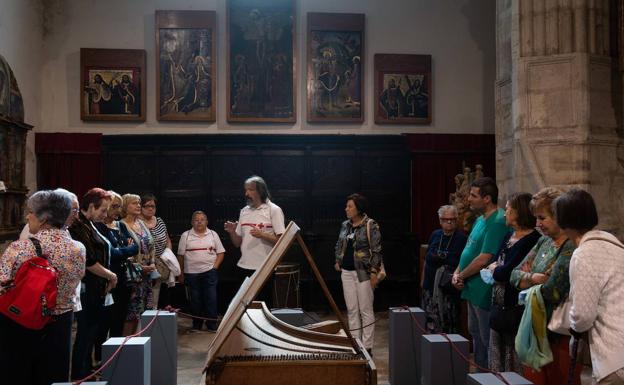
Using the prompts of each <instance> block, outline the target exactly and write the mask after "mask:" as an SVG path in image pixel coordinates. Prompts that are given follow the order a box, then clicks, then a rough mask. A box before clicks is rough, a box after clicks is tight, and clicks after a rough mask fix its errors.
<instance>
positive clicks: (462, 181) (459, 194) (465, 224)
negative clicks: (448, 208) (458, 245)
mask: <svg viewBox="0 0 624 385" xmlns="http://www.w3.org/2000/svg"><path fill="white" fill-rule="evenodd" d="M483 176H484V174H483V165H480V164H477V165H475V171H472V169H471V168H470V167H464V169H463V173H462V174H457V175H455V192H453V193H451V194H449V204H452V205H454V206H455V207H457V212H458V214H459V216H458V219H457V223H458V226H459V228H460V229H462V230H463V231H465V232H466V234H468V233H470V230H471V229H472V225H473V224H474V222H475V220H476V219H477V217H476V215H475V214H474V213H473V212H472V210H470V204H468V196H469V195H470V184H472V181H474V180H475V179H478V178H481V177H483Z"/></svg>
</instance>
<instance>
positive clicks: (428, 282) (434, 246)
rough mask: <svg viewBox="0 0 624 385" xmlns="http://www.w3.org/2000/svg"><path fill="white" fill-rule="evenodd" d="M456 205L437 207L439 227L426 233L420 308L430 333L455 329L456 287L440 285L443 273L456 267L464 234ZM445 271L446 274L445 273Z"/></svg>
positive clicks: (457, 324)
mask: <svg viewBox="0 0 624 385" xmlns="http://www.w3.org/2000/svg"><path fill="white" fill-rule="evenodd" d="M457 216H458V213H457V208H456V207H455V206H452V205H446V206H442V207H440V208H439V209H438V219H439V220H440V229H438V230H435V231H434V232H433V233H431V237H429V245H428V247H427V254H426V255H425V268H424V276H423V283H422V288H423V297H422V304H423V309H424V310H425V312H426V316H427V329H428V331H429V332H430V333H432V334H433V333H440V332H444V333H457V332H458V327H459V300H460V298H459V291H457V290H455V288H453V287H452V285H451V284H450V282H448V285H447V286H448V287H444V285H443V281H444V278H446V277H444V274H445V273H447V272H448V273H450V274H452V273H453V271H455V269H456V268H457V265H458V264H459V256H460V255H461V252H462V250H463V249H464V246H466V240H467V238H466V235H465V234H464V233H463V232H461V231H460V230H457ZM448 273H447V274H448Z"/></svg>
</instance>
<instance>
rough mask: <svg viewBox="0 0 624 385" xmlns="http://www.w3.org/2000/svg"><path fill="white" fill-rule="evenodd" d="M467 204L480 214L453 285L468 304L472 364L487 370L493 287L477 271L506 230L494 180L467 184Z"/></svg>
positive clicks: (485, 262)
mask: <svg viewBox="0 0 624 385" xmlns="http://www.w3.org/2000/svg"><path fill="white" fill-rule="evenodd" d="M468 203H469V204H470V209H471V210H473V211H474V212H475V213H477V214H481V215H480V216H479V217H478V218H477V220H476V221H475V223H474V225H473V227H472V231H471V232H470V236H469V237H468V242H467V243H466V247H465V248H464V251H463V252H462V255H461V257H460V259H459V266H457V269H456V270H455V274H453V281H452V282H453V285H454V286H455V287H456V288H457V289H458V290H461V291H462V294H461V296H462V298H463V299H465V300H466V301H468V331H469V332H470V334H471V335H472V341H473V345H474V349H473V350H474V355H475V361H476V363H477V365H479V366H480V367H483V368H488V346H489V341H490V303H491V301H492V286H491V285H489V284H486V283H485V282H483V280H482V279H481V276H480V274H479V271H480V270H481V269H482V268H484V267H485V266H487V265H488V264H489V263H490V261H491V260H492V257H494V256H495V255H496V253H497V252H498V248H499V247H500V243H501V241H502V240H503V238H504V237H505V235H506V234H507V232H508V231H509V228H508V227H507V226H506V224H505V211H504V210H503V209H500V208H498V206H497V203H498V187H497V186H496V182H495V181H494V179H492V178H488V177H484V178H479V179H475V180H474V181H473V182H472V184H471V185H470V195H469V196H468Z"/></svg>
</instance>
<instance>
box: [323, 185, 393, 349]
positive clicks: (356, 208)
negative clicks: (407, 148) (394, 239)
mask: <svg viewBox="0 0 624 385" xmlns="http://www.w3.org/2000/svg"><path fill="white" fill-rule="evenodd" d="M367 208H368V201H367V200H366V198H365V197H364V196H363V195H361V194H351V195H349V196H348V197H347V204H346V207H345V213H346V216H347V220H346V221H344V222H343V223H342V226H341V227H340V233H339V235H338V242H336V263H335V265H334V268H335V269H336V270H337V271H339V272H340V274H341V280H342V289H343V292H344V298H345V303H346V305H347V315H348V320H349V329H351V330H352V331H353V332H354V333H353V336H354V337H355V338H361V340H362V343H363V344H364V347H365V348H366V350H368V352H369V353H371V352H372V349H373V339H374V334H375V325H374V323H375V313H374V311H373V301H374V298H375V297H374V294H373V290H374V289H375V287H376V286H377V283H378V282H379V278H378V273H379V272H380V271H381V268H382V258H381V232H380V231H379V225H378V224H377V223H376V222H375V221H374V220H372V219H371V218H369V217H368V216H367V215H366V209H367Z"/></svg>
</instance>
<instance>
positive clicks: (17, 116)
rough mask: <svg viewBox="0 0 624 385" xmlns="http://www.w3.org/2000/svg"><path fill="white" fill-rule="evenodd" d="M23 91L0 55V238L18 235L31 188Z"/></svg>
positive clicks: (13, 237)
mask: <svg viewBox="0 0 624 385" xmlns="http://www.w3.org/2000/svg"><path fill="white" fill-rule="evenodd" d="M31 128H32V126H29V125H28V124H25V123H24V104H23V101H22V94H21V93H20V91H19V87H18V86H17V81H16V80H15V76H14V75H13V71H12V70H11V67H10V66H9V64H8V63H7V62H6V60H4V58H3V57H2V56H1V55H0V181H2V182H3V183H4V186H5V190H3V191H0V241H3V240H14V239H16V238H17V235H18V234H19V232H20V230H21V226H22V220H23V206H24V202H25V201H26V194H27V193H28V189H27V188H26V186H25V185H24V174H25V153H26V134H27V133H28V130H30V129H31Z"/></svg>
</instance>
